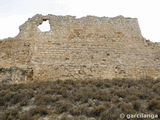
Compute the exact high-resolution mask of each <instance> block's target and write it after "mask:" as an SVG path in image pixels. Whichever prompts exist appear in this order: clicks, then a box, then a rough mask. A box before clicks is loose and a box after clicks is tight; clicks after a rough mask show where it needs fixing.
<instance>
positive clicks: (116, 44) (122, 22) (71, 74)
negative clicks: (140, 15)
mask: <svg viewBox="0 0 160 120" xmlns="http://www.w3.org/2000/svg"><path fill="white" fill-rule="evenodd" d="M46 20H48V21H49V24H50V31H48V32H41V31H40V29H39V28H38V26H39V25H41V24H42V23H43V21H46ZM19 29H20V32H19V34H18V35H17V36H16V37H14V38H7V39H4V40H1V41H0V82H7V81H9V82H14V83H26V82H30V81H35V80H38V81H46V80H67V79H71V80H82V79H113V78H132V79H141V78H146V77H151V78H154V79H156V78H159V77H160V44H159V43H152V42H150V41H147V40H146V39H145V38H143V36H142V35H141V31H140V28H139V25H138V21H137V19H136V18H124V17H123V16H117V17H114V18H108V17H95V16H87V17H82V18H79V19H76V18H75V17H73V16H55V15H47V16H43V15H40V14H37V15H35V16H33V17H32V18H29V19H28V21H26V22H25V23H24V24H23V25H21V26H20V27H19Z"/></svg>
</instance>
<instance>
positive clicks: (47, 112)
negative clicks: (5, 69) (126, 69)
mask: <svg viewBox="0 0 160 120" xmlns="http://www.w3.org/2000/svg"><path fill="white" fill-rule="evenodd" d="M159 91H160V80H152V79H150V78H148V79H143V80H130V79H114V80H84V81H71V80H67V81H54V82H39V83H30V84H13V85H9V84H1V85H0V120H17V119H20V120H33V119H38V118H41V117H45V116H60V115H61V116H62V117H61V119H66V120H67V119H68V120H69V119H75V120H79V119H81V118H82V119H84V120H85V119H87V118H95V119H97V120H112V119H113V120H116V119H119V115H120V113H125V114H127V113H154V114H160V92H159ZM29 106H31V107H30V108H29V109H27V110H24V108H27V107H29ZM68 115H69V117H68V118H67V116H68ZM57 118H58V117H57Z"/></svg>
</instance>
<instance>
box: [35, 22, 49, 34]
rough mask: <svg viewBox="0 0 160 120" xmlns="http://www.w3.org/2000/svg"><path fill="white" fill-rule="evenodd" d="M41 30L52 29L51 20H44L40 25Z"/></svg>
mask: <svg viewBox="0 0 160 120" xmlns="http://www.w3.org/2000/svg"><path fill="white" fill-rule="evenodd" d="M38 28H39V29H40V31H41V32H48V31H50V30H51V27H50V24H49V20H46V21H43V23H42V24H41V25H39V26H38Z"/></svg>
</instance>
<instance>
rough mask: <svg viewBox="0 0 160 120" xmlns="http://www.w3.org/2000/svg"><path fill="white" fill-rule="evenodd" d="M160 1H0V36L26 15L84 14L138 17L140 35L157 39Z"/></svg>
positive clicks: (13, 30) (10, 32)
mask: <svg viewBox="0 0 160 120" xmlns="http://www.w3.org/2000/svg"><path fill="white" fill-rule="evenodd" d="M159 12H160V0H0V39H3V38H7V37H14V36H16V35H17V34H18V32H19V29H18V27H19V26H20V25H21V24H23V23H24V22H25V21H26V20H27V19H28V18H29V17H32V16H33V15H35V14H37V13H39V14H43V15H47V14H55V15H74V16H77V17H82V16H86V15H94V16H100V17H102V16H106V17H115V16H118V15H123V16H125V17H133V18H138V21H139V25H140V28H141V31H142V34H143V36H144V37H145V38H146V39H149V40H151V41H154V42H160V36H159V34H160V29H159V28H160V13H159Z"/></svg>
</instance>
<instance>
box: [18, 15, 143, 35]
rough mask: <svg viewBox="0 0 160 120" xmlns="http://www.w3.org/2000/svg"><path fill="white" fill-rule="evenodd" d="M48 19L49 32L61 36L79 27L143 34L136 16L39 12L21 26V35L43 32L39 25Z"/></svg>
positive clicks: (90, 31) (113, 32) (85, 31)
mask: <svg viewBox="0 0 160 120" xmlns="http://www.w3.org/2000/svg"><path fill="white" fill-rule="evenodd" d="M46 20H48V21H49V23H50V28H51V30H50V31H49V32H51V33H53V34H54V33H58V35H60V36H61V35H64V36H68V35H69V34H70V32H72V31H74V30H75V29H79V30H80V31H83V33H91V34H99V33H104V34H107V35H108V34H110V36H115V33H118V34H119V33H123V36H125V37H128V36H130V37H133V36H136V37H137V36H140V37H141V36H142V35H141V31H140V28H139V25H138V20H137V19H136V18H125V17H123V16H117V17H113V18H109V17H96V16H87V17H82V18H76V17H75V16H55V15H51V14H49V15H46V16H43V15H41V14H37V15H35V16H33V17H32V18H29V19H28V21H26V22H25V23H24V24H23V25H21V26H20V27H19V29H20V33H19V36H20V35H21V36H23V37H24V33H25V36H26V37H28V36H27V35H26V34H27V33H28V34H30V33H32V34H36V33H39V32H41V31H40V30H39V29H38V26H39V25H40V24H42V23H43V21H46ZM97 32H98V33H97Z"/></svg>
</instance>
